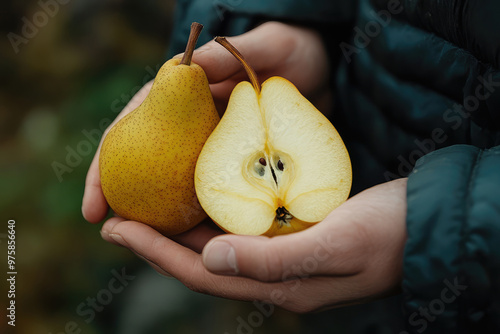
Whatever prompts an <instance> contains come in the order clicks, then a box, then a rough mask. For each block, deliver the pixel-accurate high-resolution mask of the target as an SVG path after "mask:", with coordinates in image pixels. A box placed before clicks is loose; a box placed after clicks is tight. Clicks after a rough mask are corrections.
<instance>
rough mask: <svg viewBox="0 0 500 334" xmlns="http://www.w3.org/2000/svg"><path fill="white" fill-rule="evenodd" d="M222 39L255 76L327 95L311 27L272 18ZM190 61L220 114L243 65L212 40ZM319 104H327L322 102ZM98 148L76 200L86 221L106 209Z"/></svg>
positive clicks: (137, 100) (321, 98)
mask: <svg viewBox="0 0 500 334" xmlns="http://www.w3.org/2000/svg"><path fill="white" fill-rule="evenodd" d="M228 39H229V40H230V42H231V43H232V44H234V45H235V46H236V47H237V48H238V49H239V50H240V52H241V53H242V54H243V55H244V56H245V58H246V59H247V60H248V61H249V63H250V64H251V65H252V66H253V67H254V68H255V70H256V72H257V74H258V76H259V79H260V80H261V81H263V80H265V79H267V78H268V77H270V76H273V75H279V76H283V77H285V78H287V79H289V80H290V81H291V82H292V83H294V84H295V85H296V86H297V88H298V89H299V90H300V91H301V92H302V93H303V94H304V95H305V96H306V97H309V98H310V99H312V101H313V102H315V101H316V102H317V103H318V104H324V103H325V101H328V98H325V96H328V94H327V93H325V92H328V91H329V90H328V89H326V88H327V87H326V86H327V83H328V72H329V71H328V60H327V55H326V51H325V49H324V46H323V44H322V41H321V38H320V37H319V35H318V33H317V32H315V31H313V30H310V29H307V28H302V27H296V26H291V25H287V24H282V23H278V22H267V23H264V24H262V25H260V26H258V27H257V28H255V29H253V30H251V31H249V32H248V33H246V34H243V35H240V36H235V37H230V38H228ZM177 57H181V55H178V56H177ZM193 61H194V62H195V63H197V64H199V65H200V66H202V68H203V69H204V70H205V72H206V74H207V78H208V80H209V82H210V89H211V91H212V95H213V97H214V100H215V102H216V105H217V107H218V110H219V112H220V113H221V114H222V112H223V110H225V106H226V104H227V101H228V98H229V95H230V94H231V91H232V89H233V88H234V86H235V85H236V84H237V83H238V82H240V81H241V80H247V79H248V78H247V77H246V73H245V71H244V70H243V67H242V66H241V64H240V63H239V62H238V61H237V60H236V59H235V58H234V57H233V56H232V55H231V54H230V53H229V52H228V51H227V50H225V49H224V48H223V47H222V46H220V45H218V44H217V43H216V42H214V41H211V42H209V43H207V44H205V45H203V46H201V47H200V48H199V49H198V50H196V51H195V53H194V55H193ZM151 86H152V82H149V83H148V84H146V85H145V86H144V87H143V88H142V89H141V90H140V91H139V92H138V93H137V94H136V95H135V96H134V97H133V98H132V100H131V101H130V102H129V103H128V105H127V106H126V107H125V108H124V110H123V111H122V112H121V113H120V114H119V115H118V117H117V118H116V120H115V121H114V122H113V124H111V125H110V126H109V128H108V129H107V130H106V131H105V132H104V136H103V138H104V137H105V136H106V134H107V133H108V131H109V129H111V127H113V125H114V124H116V122H117V121H118V120H119V119H121V118H122V117H123V116H125V115H126V114H128V113H130V112H131V111H132V110H134V109H135V108H137V107H138V106H139V105H140V104H141V103H142V101H143V100H144V99H145V98H146V96H147V95H148V93H149V90H150V89H151ZM326 103H328V102H326ZM324 108H325V109H326V108H327V107H326V104H325V105H324ZM320 110H322V109H321V108H320ZM101 143H102V140H101ZM100 148H101V146H100V145H99V148H98V149H97V152H96V154H95V156H94V159H93V161H92V163H91V165H90V168H89V171H88V173H87V179H86V183H85V192H84V196H83V201H82V213H83V216H84V217H85V219H86V220H87V221H89V222H91V223H97V222H100V221H102V220H103V219H104V218H105V216H106V214H107V212H108V205H107V203H106V200H105V198H104V195H103V193H102V189H101V181H100V175H99V152H100Z"/></svg>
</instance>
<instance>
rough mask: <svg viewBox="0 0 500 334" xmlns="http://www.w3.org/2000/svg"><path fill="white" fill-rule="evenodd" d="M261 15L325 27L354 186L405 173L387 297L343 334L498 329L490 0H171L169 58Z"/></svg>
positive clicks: (497, 126)
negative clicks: (191, 42) (195, 35)
mask: <svg viewBox="0 0 500 334" xmlns="http://www.w3.org/2000/svg"><path fill="white" fill-rule="evenodd" d="M266 20H279V21H284V22H293V23H297V24H304V25H307V26H312V27H315V28H318V29H322V31H325V32H326V33H324V34H323V37H324V41H325V44H326V45H327V47H328V50H329V52H330V55H331V59H332V62H333V64H334V65H335V66H333V68H334V69H333V71H332V80H333V81H332V87H334V88H333V89H334V92H333V93H334V95H335V96H336V105H335V109H334V111H333V115H334V116H333V117H332V122H333V124H334V125H335V126H336V127H337V129H338V130H339V132H340V134H341V135H342V137H343V138H344V139H345V141H346V145H347V146H348V149H349V152H350V154H351V159H352V163H353V172H354V184H353V194H354V193H356V192H358V191H361V190H363V189H365V188H367V187H369V186H372V185H375V184H378V183H381V182H385V181H389V180H392V179H395V178H398V177H403V176H408V178H409V179H408V193H407V195H408V213H407V230H408V241H407V245H406V249H405V254H404V277H403V285H402V288H403V289H402V290H403V291H402V294H401V296H399V298H400V299H399V302H400V308H399V309H398V308H397V307H395V308H393V309H391V307H394V306H395V304H397V303H394V302H391V303H388V304H387V305H386V306H384V307H372V308H370V309H369V310H370V311H369V312H372V311H373V312H378V313H377V314H379V315H380V316H376V317H374V316H371V317H370V316H369V314H368V311H366V309H365V311H366V313H364V314H363V313H357V314H356V312H350V314H351V315H352V314H354V315H353V319H354V320H353V322H354V323H355V324H351V325H349V326H348V328H349V329H348V330H347V332H353V333H354V332H367V333H368V332H369V333H500V146H499V145H500V1H499V0H482V1H479V0H455V1H452V0H434V1H430V0H401V1H398V0H390V1H388V0H358V1H347V0H314V1H311V0H275V1H270V0H192V1H188V0H180V1H178V5H177V17H176V23H175V31H174V34H173V40H172V44H171V50H170V52H171V55H172V54H175V53H178V52H182V51H183V48H184V45H185V41H186V40H187V36H188V34H189V27H190V23H191V22H192V21H198V22H201V23H203V24H204V25H205V28H206V29H205V30H204V32H203V34H202V37H201V41H200V43H204V42H206V41H208V40H210V39H211V38H213V36H215V35H238V34H241V33H243V32H245V31H247V30H249V29H251V28H252V27H254V26H255V25H256V24H258V23H260V22H263V21H266ZM383 302H384V301H382V302H380V303H383ZM389 304H390V305H389ZM351 311H352V309H351ZM335 312H342V311H332V312H330V313H328V315H329V316H331V317H335ZM360 312H361V311H360ZM384 312H386V313H389V314H393V315H397V317H395V316H393V317H391V316H387V315H383V313H384ZM343 314H344V315H345V314H346V313H343ZM374 314H375V313H374ZM316 317H317V316H316ZM374 318H376V319H374ZM330 319H332V318H330ZM325 321H327V320H325ZM391 322H392V323H391ZM363 323H364V324H363ZM401 326H402V327H401ZM323 328H328V327H323ZM331 328H333V325H332V327H331ZM317 332H320V330H318V331H317Z"/></svg>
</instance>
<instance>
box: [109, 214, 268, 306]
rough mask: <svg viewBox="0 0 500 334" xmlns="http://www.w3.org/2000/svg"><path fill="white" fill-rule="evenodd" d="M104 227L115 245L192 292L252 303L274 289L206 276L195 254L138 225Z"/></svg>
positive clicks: (119, 223)
mask: <svg viewBox="0 0 500 334" xmlns="http://www.w3.org/2000/svg"><path fill="white" fill-rule="evenodd" d="M106 224H108V225H107V226H106V233H107V235H108V237H109V238H111V239H113V240H114V242H115V243H118V244H120V245H122V246H124V247H127V248H129V249H130V250H131V251H133V252H134V253H136V254H137V255H139V256H140V257H142V258H144V259H146V260H147V261H148V262H150V263H151V264H152V265H153V267H154V268H155V269H158V268H159V269H160V273H162V274H166V273H168V274H170V275H172V276H173V277H175V278H177V279H179V280H180V281H181V282H182V283H183V284H185V285H186V286H187V287H189V288H190V289H192V290H194V291H197V292H203V293H207V294H211V295H215V296H221V297H225V298H231V299H238V300H248V301H253V300H263V299H268V298H269V297H268V296H269V295H270V294H271V291H272V289H273V288H274V287H275V286H276V285H274V284H267V285H266V284H262V283H260V282H257V281H253V280H250V279H246V278H240V277H225V276H219V275H215V274H213V273H210V272H209V271H207V270H206V268H205V267H204V266H203V264H202V261H201V256H200V255H199V254H197V253H196V252H195V251H193V250H191V249H188V248H186V247H184V246H182V245H180V244H178V243H176V242H175V241H173V240H171V239H169V238H166V237H164V236H163V235H161V234H160V233H158V232H157V231H155V230H154V229H152V228H151V227H149V226H147V225H144V224H142V223H138V222H134V221H123V220H120V219H116V220H110V221H108V222H107V223H106ZM106 224H105V225H106ZM103 228H104V227H103ZM106 233H104V234H106Z"/></svg>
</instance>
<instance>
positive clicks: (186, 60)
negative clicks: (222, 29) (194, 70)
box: [179, 22, 203, 66]
mask: <svg viewBox="0 0 500 334" xmlns="http://www.w3.org/2000/svg"><path fill="white" fill-rule="evenodd" d="M202 29H203V25H202V24H200V23H198V22H193V23H192V24H191V32H190V33H189V39H188V43H187V45H186V51H184V56H182V60H181V62H180V64H179V65H187V66H190V65H191V59H192V58H193V52H194V49H195V48H196V42H198V38H199V37H200V34H201V30H202Z"/></svg>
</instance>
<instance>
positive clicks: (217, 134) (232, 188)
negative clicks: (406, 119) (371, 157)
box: [195, 38, 352, 236]
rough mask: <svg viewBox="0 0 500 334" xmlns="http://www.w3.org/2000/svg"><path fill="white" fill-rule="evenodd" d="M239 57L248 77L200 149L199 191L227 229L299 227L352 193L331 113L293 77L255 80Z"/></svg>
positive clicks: (256, 231) (253, 231)
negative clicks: (305, 94)
mask: <svg viewBox="0 0 500 334" xmlns="http://www.w3.org/2000/svg"><path fill="white" fill-rule="evenodd" d="M218 39H219V40H218V42H221V41H220V40H221V38H218ZM216 40H217V39H216ZM223 43H228V42H227V41H226V40H224V41H223ZM223 43H221V44H223ZM223 45H224V44H223ZM224 46H225V47H226V48H228V49H229V50H230V51H231V52H235V51H234V47H232V46H230V45H229V46H228V45H227V44H226V45H224ZM236 52H237V51H236ZM239 59H240V60H241V61H242V63H243V64H244V66H245V68H246V69H247V72H249V75H250V78H251V80H252V83H253V85H252V84H250V83H249V82H246V81H244V82H241V83H239V84H238V85H237V86H236V87H235V89H234V90H233V92H232V94H231V97H230V100H229V103H228V106H227V110H226V112H225V114H224V116H223V117H222V119H221V121H220V123H219V124H218V125H217V127H216V128H215V130H214V132H213V133H212V134H211V135H210V137H209V138H208V140H207V142H206V143H205V145H204V147H203V149H202V151H201V153H200V156H199V157H198V161H197V165H196V170H195V187H196V193H197V196H198V199H199V201H200V204H201V206H202V207H203V209H204V210H205V211H206V213H207V214H208V215H209V216H210V217H211V218H212V219H213V220H214V222H215V223H217V224H218V225H219V226H220V227H221V228H222V229H223V230H225V231H227V232H231V233H235V234H246V235H269V236H271V235H277V234H284V233H290V232H294V231H300V230H303V229H305V228H307V227H309V226H311V225H312V224H315V223H317V222H320V221H321V220H323V219H324V218H325V217H326V216H327V215H328V213H330V212H331V211H332V210H333V209H335V208H336V207H337V206H339V205H340V204H341V203H343V202H344V201H345V200H346V199H347V197H348V196H349V192H350V189H351V181H352V171H351V163H350V159H349V154H348V152H347V149H346V147H345V145H344V143H343V141H342V139H341V137H340V135H339V134H338V132H337V131H336V130H335V128H334V127H333V125H332V124H331V123H330V121H329V120H328V119H327V118H326V117H325V116H324V115H323V114H322V113H321V112H319V111H318V110H317V109H316V108H315V107H314V106H313V105H312V104H311V103H310V102H309V101H308V100H307V99H306V98H305V97H303V96H302V95H301V94H300V92H299V91H298V90H297V88H296V87H295V86H294V85H293V84H292V83H290V82H289V81H288V80H286V79H284V78H281V77H272V78H270V79H268V80H266V81H265V82H264V83H263V84H262V87H260V85H259V84H258V81H256V75H255V72H253V70H252V69H251V68H249V67H247V66H248V64H246V62H245V61H244V60H243V58H242V57H241V55H239Z"/></svg>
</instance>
